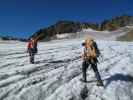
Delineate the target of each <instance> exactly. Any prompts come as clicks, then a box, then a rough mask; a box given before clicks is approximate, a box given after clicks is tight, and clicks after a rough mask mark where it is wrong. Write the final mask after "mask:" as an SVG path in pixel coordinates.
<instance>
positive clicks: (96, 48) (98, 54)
mask: <svg viewBox="0 0 133 100" xmlns="http://www.w3.org/2000/svg"><path fill="white" fill-rule="evenodd" d="M92 45H93V47H94V48H95V52H96V57H99V56H100V55H101V53H100V50H99V48H98V46H97V43H96V42H95V41H93V44H92Z"/></svg>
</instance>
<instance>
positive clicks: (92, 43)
mask: <svg viewBox="0 0 133 100" xmlns="http://www.w3.org/2000/svg"><path fill="white" fill-rule="evenodd" d="M85 44H88V45H89V46H90V48H91V52H90V55H91V56H92V57H93V58H97V57H99V56H100V54H101V53H100V50H99V48H98V46H97V43H96V42H95V41H94V40H93V39H92V38H87V39H86V40H85Z"/></svg>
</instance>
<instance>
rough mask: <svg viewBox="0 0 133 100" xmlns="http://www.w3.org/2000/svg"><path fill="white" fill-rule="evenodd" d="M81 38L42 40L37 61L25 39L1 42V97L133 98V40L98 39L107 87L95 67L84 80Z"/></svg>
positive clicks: (48, 99)
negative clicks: (101, 84)
mask: <svg viewBox="0 0 133 100" xmlns="http://www.w3.org/2000/svg"><path fill="white" fill-rule="evenodd" d="M81 40H82V39H73V40H65V41H63V40H60V41H51V42H44V43H39V52H38V55H36V64H29V62H28V54H27V53H26V48H25V47H26V44H25V43H21V42H17V43H15V42H13V43H0V100H133V43H127V42H123V43H122V42H115V41H97V42H98V46H99V48H100V50H101V53H102V56H103V57H102V58H100V59H99V62H100V63H99V64H98V69H99V72H100V74H101V77H102V79H103V81H104V85H105V88H103V87H98V86H97V85H96V79H95V76H94V72H93V70H92V69H91V68H89V69H88V71H87V80H88V82H87V83H83V82H81V81H80V79H81V77H82V72H81V65H82V60H81V59H80V58H79V56H80V54H81Z"/></svg>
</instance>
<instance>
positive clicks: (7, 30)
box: [0, 0, 133, 38]
mask: <svg viewBox="0 0 133 100" xmlns="http://www.w3.org/2000/svg"><path fill="white" fill-rule="evenodd" d="M123 14H129V15H133V0H0V35H11V36H16V37H24V38H27V37H28V36H30V35H31V34H33V33H34V32H36V31H37V30H38V29H40V28H44V27H47V26H49V25H52V24H54V23H56V22H57V21H58V20H74V21H81V22H97V23H100V22H102V21H103V20H104V19H109V18H112V17H113V16H118V15H123Z"/></svg>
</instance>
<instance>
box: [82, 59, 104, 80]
mask: <svg viewBox="0 0 133 100" xmlns="http://www.w3.org/2000/svg"><path fill="white" fill-rule="evenodd" d="M89 65H91V68H92V69H93V71H94V73H95V77H96V78H97V81H102V80H101V77H100V74H99V72H98V69H97V63H95V64H94V63H91V62H90V61H83V63H82V72H83V80H84V81H87V80H86V72H87V69H88V67H89Z"/></svg>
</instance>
